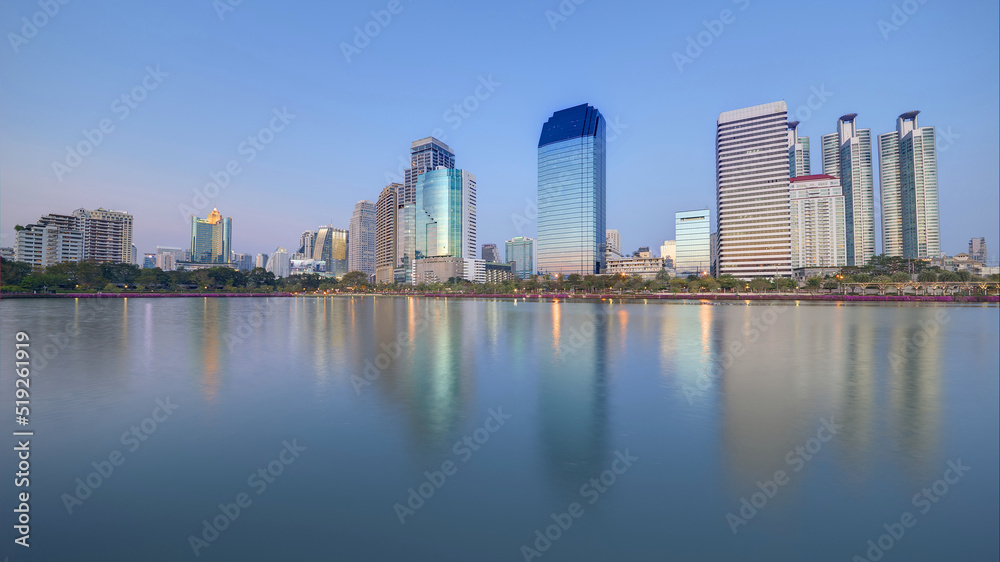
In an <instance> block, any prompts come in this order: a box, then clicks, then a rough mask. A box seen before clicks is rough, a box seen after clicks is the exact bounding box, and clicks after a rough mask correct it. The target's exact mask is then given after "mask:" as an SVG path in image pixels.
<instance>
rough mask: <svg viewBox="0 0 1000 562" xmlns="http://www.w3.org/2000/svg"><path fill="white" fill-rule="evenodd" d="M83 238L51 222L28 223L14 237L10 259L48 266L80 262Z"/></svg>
mask: <svg viewBox="0 0 1000 562" xmlns="http://www.w3.org/2000/svg"><path fill="white" fill-rule="evenodd" d="M83 248H84V240H83V233H81V232H80V231H79V230H70V229H66V228H60V227H58V226H55V225H41V224H29V225H27V226H25V227H24V228H23V229H21V230H18V231H17V233H16V236H15V237H14V260H15V261H19V262H24V263H30V264H31V265H34V266H39V267H48V266H50V265H56V264H58V263H65V262H79V261H83V256H84V253H83Z"/></svg>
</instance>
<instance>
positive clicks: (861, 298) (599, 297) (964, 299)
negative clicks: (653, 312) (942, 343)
mask: <svg viewBox="0 0 1000 562" xmlns="http://www.w3.org/2000/svg"><path fill="white" fill-rule="evenodd" d="M368 296H370V297H420V298H436V299H440V298H454V299H473V300H475V299H506V300H525V301H527V300H531V301H536V302H546V301H548V302H554V301H563V300H566V301H606V300H611V301H616V300H617V301H622V302H629V301H650V300H653V301H706V300H708V301H808V302H910V303H1000V296H998V295H971V296H966V295H954V296H953V295H937V296H935V295H928V296H925V295H920V296H914V295H838V294H833V295H828V294H824V295H817V294H809V293H770V294H766V293H765V294H761V293H704V294H689V293H651V294H643V295H619V294H613V293H612V294H606V293H586V294H584V293H545V294H541V293H530V294H523V293H513V294H511V293H482V294H474V293H332V294H325V295H324V294H307V293H303V294H296V293H48V294H24V293H11V294H5V295H0V300H2V299H45V298H268V297H311V298H321V297H368Z"/></svg>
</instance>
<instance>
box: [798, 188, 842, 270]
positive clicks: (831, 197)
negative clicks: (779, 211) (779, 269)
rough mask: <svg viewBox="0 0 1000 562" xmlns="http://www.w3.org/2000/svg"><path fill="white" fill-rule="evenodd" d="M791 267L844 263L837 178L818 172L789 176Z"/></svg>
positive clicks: (839, 194)
mask: <svg viewBox="0 0 1000 562" xmlns="http://www.w3.org/2000/svg"><path fill="white" fill-rule="evenodd" d="M788 195H789V199H790V201H791V224H792V269H799V268H806V267H809V268H813V267H843V266H845V265H847V232H846V226H845V211H844V194H843V190H842V187H841V185H840V180H839V179H837V178H835V177H834V176H830V175H826V174H819V175H814V176H802V177H797V178H792V179H791V186H790V189H789V193H788Z"/></svg>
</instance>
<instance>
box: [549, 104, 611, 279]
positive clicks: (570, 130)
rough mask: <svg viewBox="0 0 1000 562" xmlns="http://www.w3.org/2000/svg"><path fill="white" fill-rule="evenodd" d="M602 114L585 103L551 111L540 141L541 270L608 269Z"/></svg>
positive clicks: (581, 271)
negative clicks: (605, 264) (606, 263)
mask: <svg viewBox="0 0 1000 562" xmlns="http://www.w3.org/2000/svg"><path fill="white" fill-rule="evenodd" d="M605 146H606V133H605V122H604V117H602V116H601V113H600V112H599V111H598V110H597V109H595V108H594V107H592V106H590V105H587V104H581V105H578V106H575V107H571V108H568V109H563V110H560V111H557V112H555V113H553V114H552V117H550V118H549V120H548V121H546V122H545V124H544V125H543V126H542V134H541V135H540V137H539V139H538V256H537V268H538V269H539V270H540V271H541V272H542V273H547V274H561V275H569V274H572V273H578V274H581V275H590V274H595V273H600V272H601V271H603V270H604V253H605V251H606V244H605V241H606V239H605V236H606V230H605V208H606V201H607V192H606V189H605V185H606V171H605V165H606V148H605Z"/></svg>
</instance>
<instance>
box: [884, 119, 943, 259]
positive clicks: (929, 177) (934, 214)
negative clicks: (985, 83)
mask: <svg viewBox="0 0 1000 562" xmlns="http://www.w3.org/2000/svg"><path fill="white" fill-rule="evenodd" d="M918 113H920V112H919V111H909V112H906V113H903V114H902V115H900V116H899V118H898V119H896V131H895V132H892V133H884V134H881V135H879V137H878V145H879V172H880V174H879V190H880V191H881V196H882V244H883V251H884V253H886V254H888V255H891V256H900V255H901V256H902V257H904V258H907V259H923V258H936V257H939V256H940V255H941V226H940V218H939V214H938V180H937V146H936V145H935V133H934V127H920V126H919V125H918V123H917V114H918Z"/></svg>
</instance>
